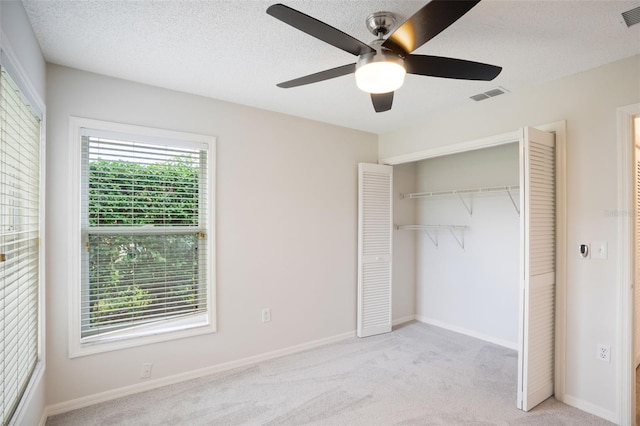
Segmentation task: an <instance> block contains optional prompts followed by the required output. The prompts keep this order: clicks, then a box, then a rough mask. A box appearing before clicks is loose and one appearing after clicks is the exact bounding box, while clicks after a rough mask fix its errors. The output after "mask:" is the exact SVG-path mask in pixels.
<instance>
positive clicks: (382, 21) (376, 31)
mask: <svg viewBox="0 0 640 426" xmlns="http://www.w3.org/2000/svg"><path fill="white" fill-rule="evenodd" d="M366 23H367V29H368V30H369V31H371V33H372V34H373V35H374V36H376V37H381V36H385V35H387V34H388V33H389V31H391V28H392V27H393V26H394V25H395V23H396V16H395V15H394V14H393V13H391V12H376V13H372V14H371V15H369V16H368V17H367V21H366Z"/></svg>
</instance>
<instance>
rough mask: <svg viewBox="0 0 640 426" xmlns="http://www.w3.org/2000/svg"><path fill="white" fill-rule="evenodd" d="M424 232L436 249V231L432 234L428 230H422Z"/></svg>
mask: <svg viewBox="0 0 640 426" xmlns="http://www.w3.org/2000/svg"><path fill="white" fill-rule="evenodd" d="M424 233H425V234H426V235H427V237H429V239H430V240H431V242H432V243H433V245H434V246H436V250H437V249H438V231H435V233H434V235H433V236H432V235H431V233H430V232H429V231H424Z"/></svg>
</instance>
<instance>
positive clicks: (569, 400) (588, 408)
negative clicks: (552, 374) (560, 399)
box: [556, 394, 618, 423]
mask: <svg viewBox="0 0 640 426" xmlns="http://www.w3.org/2000/svg"><path fill="white" fill-rule="evenodd" d="M564 398H565V401H564V403H565V404H567V405H570V406H572V407H575V408H577V409H579V410H582V411H584V412H587V413H589V414H593V415H594V416H598V417H600V418H602V419H605V420H608V421H610V422H612V423H618V421H617V418H618V416H617V414H616V413H615V412H613V411H609V410H605V409H603V408H602V407H600V406H599V405H594V404H591V403H590V402H586V401H583V400H582V399H580V398H576V397H575V396H572V395H567V394H565V395H564ZM556 399H557V398H556Z"/></svg>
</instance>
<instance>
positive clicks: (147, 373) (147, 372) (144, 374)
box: [140, 362, 153, 379]
mask: <svg viewBox="0 0 640 426" xmlns="http://www.w3.org/2000/svg"><path fill="white" fill-rule="evenodd" d="M152 368H153V364H151V363H150V362H145V363H144V364H142V368H141V369H140V378H141V379H148V378H149V377H151V369H152Z"/></svg>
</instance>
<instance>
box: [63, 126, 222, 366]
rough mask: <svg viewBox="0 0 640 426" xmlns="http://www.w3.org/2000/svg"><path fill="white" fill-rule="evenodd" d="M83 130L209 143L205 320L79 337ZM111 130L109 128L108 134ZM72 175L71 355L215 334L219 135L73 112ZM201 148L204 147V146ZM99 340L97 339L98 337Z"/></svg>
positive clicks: (71, 134) (69, 315)
mask: <svg viewBox="0 0 640 426" xmlns="http://www.w3.org/2000/svg"><path fill="white" fill-rule="evenodd" d="M84 129H101V130H103V131H106V132H113V133H116V134H127V135H132V136H135V137H137V136H142V137H143V138H150V137H152V138H159V139H160V140H162V141H168V140H170V141H172V143H173V141H174V140H175V141H185V143H189V142H190V143H191V144H194V143H198V144H206V146H207V177H208V179H209V182H210V185H209V187H208V191H209V194H208V200H207V201H208V206H207V208H208V211H207V217H206V219H207V221H208V226H207V228H208V229H207V244H208V246H207V253H209V255H208V259H209V262H210V264H209V265H210V271H209V276H208V294H207V298H208V300H207V303H208V305H209V307H208V310H207V313H206V319H204V320H203V321H200V322H198V323H197V324H184V321H182V322H183V324H182V325H181V326H180V325H179V324H178V322H180V321H181V320H178V322H176V321H167V322H166V326H164V327H163V329H162V330H161V331H159V330H156V329H154V328H153V327H154V326H151V327H144V328H145V330H146V331H144V332H139V331H136V330H131V331H127V332H126V333H119V334H120V335H121V336H120V337H126V338H124V339H111V340H109V339H106V340H104V341H101V342H99V343H97V342H91V343H84V341H83V339H81V337H80V280H81V273H82V272H81V270H82V263H81V250H82V244H81V241H82V240H81V235H82V229H81V225H82V220H81V212H82V209H81V204H80V200H81V197H82V196H81V185H80V182H81V163H82V156H81V152H82V150H81V143H82V142H81V139H82V138H81V136H82V134H83V131H84ZM105 134H107V133H105ZM69 138H70V139H69V147H70V148H69V153H68V157H69V161H70V163H69V175H68V185H69V186H68V191H69V194H70V200H69V203H68V208H69V211H68V215H67V217H68V224H67V226H68V228H67V229H68V232H69V233H70V238H69V245H68V248H67V250H68V253H69V262H68V268H69V269H68V277H69V279H68V287H69V288H68V298H69V306H70V307H71V308H70V309H69V314H68V328H69V329H68V336H69V337H68V356H69V358H75V357H79V356H85V355H92V354H96V353H101V352H107V351H114V350H120V349H124V348H129V347H134V346H141V345H146V344H150V343H156V342H161V341H167V340H174V339H179V338H184V337H191V336H196V335H201V334H208V333H213V332H215V331H216V311H217V310H216V295H215V292H216V275H217V274H216V252H215V249H216V244H215V239H216V233H215V229H216V227H215V220H216V217H215V213H216V212H215V207H214V206H215V198H216V192H215V185H216V138H215V137H213V136H208V135H201V134H195V133H185V132H177V131H173V130H164V129H159V128H151V127H144V126H137V125H132V124H121V123H115V122H110V121H102V120H95V119H89V118H82V117H73V116H71V117H69ZM201 148H202V147H201ZM94 340H95V339H94Z"/></svg>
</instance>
